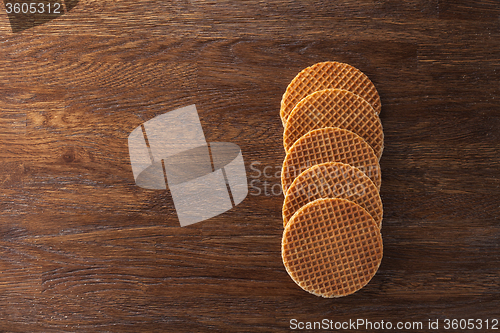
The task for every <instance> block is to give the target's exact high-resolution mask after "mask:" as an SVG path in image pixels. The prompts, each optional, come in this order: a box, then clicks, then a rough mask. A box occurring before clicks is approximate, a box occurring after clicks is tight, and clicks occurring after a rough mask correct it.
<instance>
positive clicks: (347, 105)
mask: <svg viewBox="0 0 500 333" xmlns="http://www.w3.org/2000/svg"><path fill="white" fill-rule="evenodd" d="M323 127H339V128H343V129H347V130H349V131H351V132H354V133H356V134H357V135H359V136H360V137H362V138H363V139H365V141H366V142H367V143H368V144H369V145H370V147H372V148H373V150H374V151H375V154H376V155H377V157H378V158H379V159H380V156H382V150H383V149H384V132H383V130H382V123H381V122H380V118H379V117H378V116H377V114H376V113H375V110H373V108H372V106H371V105H370V103H368V102H367V101H365V100H364V99H363V98H361V97H360V96H358V95H355V94H353V93H352V92H350V91H347V90H341V89H326V90H320V91H317V92H315V93H312V94H311V95H309V96H307V97H305V98H304V99H302V100H301V101H300V102H299V103H298V104H297V105H296V106H295V108H294V109H293V111H292V113H291V114H290V116H289V117H288V121H287V123H286V126H285V133H284V135H283V144H284V146H285V151H288V150H289V149H290V147H291V146H292V145H293V144H294V143H295V141H297V140H298V139H299V138H300V137H301V136H303V135H304V134H306V133H307V132H310V131H312V130H315V129H318V128H323Z"/></svg>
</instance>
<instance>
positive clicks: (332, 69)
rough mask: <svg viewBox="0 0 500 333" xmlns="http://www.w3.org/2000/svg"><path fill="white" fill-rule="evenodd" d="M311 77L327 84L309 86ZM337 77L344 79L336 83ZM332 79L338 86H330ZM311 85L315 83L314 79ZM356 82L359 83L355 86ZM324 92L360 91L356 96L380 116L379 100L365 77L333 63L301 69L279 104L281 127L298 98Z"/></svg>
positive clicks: (339, 63) (338, 63)
mask: <svg viewBox="0 0 500 333" xmlns="http://www.w3.org/2000/svg"><path fill="white" fill-rule="evenodd" d="M314 75H322V76H323V77H324V80H323V81H326V82H328V84H320V83H315V82H311V81H313V80H312V76H314ZM340 75H342V77H343V78H344V79H342V80H338V77H339V76H340ZM325 76H326V77H325ZM335 77H336V78H337V81H339V82H340V83H338V82H333V79H334V78H335ZM353 80H354V81H353ZM314 81H318V80H317V79H315V80H314ZM357 81H361V82H359V83H358V82H357ZM304 82H305V83H304ZM305 87H307V88H305ZM327 88H339V89H345V90H349V91H351V92H354V93H357V92H359V90H361V92H359V93H357V95H360V96H362V97H363V98H365V99H366V100H367V101H368V103H370V104H371V105H372V106H373V108H374V109H375V111H376V113H377V114H379V113H380V110H381V103H380V96H379V94H378V91H377V89H376V87H375V85H374V84H373V82H372V81H371V80H370V79H369V78H368V76H366V75H365V74H364V73H363V72H361V71H360V70H359V69H357V68H356V67H354V66H351V65H349V64H346V63H341V62H336V61H325V62H320V63H317V64H314V65H311V66H309V67H307V68H304V69H303V70H302V71H300V72H299V73H298V74H297V75H296V76H295V77H294V78H293V79H292V81H291V82H290V84H289V85H288V87H287V89H286V91H285V93H284V94H283V96H282V98H281V104H280V117H281V121H282V123H283V126H284V125H286V122H287V120H288V116H289V115H290V112H291V111H292V109H293V107H294V106H295V105H296V104H297V103H298V102H299V101H300V100H301V99H302V98H304V97H306V96H307V95H309V94H310V93H313V92H315V91H318V90H323V89H327ZM297 89H300V91H299V92H296V90H297Z"/></svg>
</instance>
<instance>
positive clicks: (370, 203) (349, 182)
mask: <svg viewBox="0 0 500 333" xmlns="http://www.w3.org/2000/svg"><path fill="white" fill-rule="evenodd" d="M321 198H341V199H347V200H350V201H352V202H354V203H356V204H358V205H360V206H361V207H363V208H364V209H365V210H366V211H367V212H368V213H369V214H370V215H371V216H372V217H373V219H374V220H375V223H376V224H377V226H378V227H379V228H380V227H381V226H382V215H383V206H382V200H381V198H380V194H379V192H378V190H377V187H376V186H375V184H373V182H372V181H371V179H370V178H368V176H366V175H365V174H364V173H363V172H361V171H360V170H358V169H357V168H355V167H353V166H350V165H348V164H344V163H339V162H333V163H332V162H328V163H323V164H319V165H315V166H313V167H311V168H309V169H307V170H305V171H304V172H302V173H301V174H300V175H299V176H298V177H297V178H295V180H294V181H293V183H292V185H291V186H290V188H289V189H288V191H287V192H286V195H285V201H284V203H283V226H286V225H287V224H288V221H289V220H290V219H291V218H292V216H293V214H295V212H296V211H298V210H299V209H300V208H301V207H303V206H305V205H306V204H308V203H309V202H311V201H314V200H316V199H321Z"/></svg>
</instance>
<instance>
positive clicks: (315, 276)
mask: <svg viewBox="0 0 500 333" xmlns="http://www.w3.org/2000/svg"><path fill="white" fill-rule="evenodd" d="M382 255H383V245H382V236H381V234H380V229H379V228H378V227H377V225H376V223H375V221H374V220H373V218H372V217H371V216H370V214H368V213H367V212H366V211H365V210H364V209H363V208H361V206H359V205H357V204H355V203H353V202H351V201H348V200H344V199H317V200H315V201H313V202H310V203H308V204H307V205H305V206H304V207H302V208H301V209H300V210H299V211H297V212H296V213H295V214H294V215H293V217H292V219H291V220H290V222H289V223H288V224H287V226H286V227H285V230H284V232H283V239H282V242H281V256H282V259H283V263H284V265H285V268H286V270H287V272H288V274H289V275H290V277H291V278H292V280H293V281H295V283H297V284H298V285H299V286H300V287H301V288H302V289H304V290H305V291H307V292H310V293H312V294H314V295H317V296H323V297H328V298H331V297H342V296H346V295H350V294H352V293H354V292H356V291H358V290H359V289H361V288H363V287H364V286H365V285H366V284H367V283H368V282H369V281H370V280H371V279H372V277H373V276H374V275H375V273H376V272H377V270H378V268H379V266H380V263H381V261H382Z"/></svg>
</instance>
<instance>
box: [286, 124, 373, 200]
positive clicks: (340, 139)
mask: <svg viewBox="0 0 500 333" xmlns="http://www.w3.org/2000/svg"><path fill="white" fill-rule="evenodd" d="M326 162H341V163H345V164H349V165H352V166H354V167H356V168H358V169H359V170H361V171H362V172H364V173H365V175H367V176H368V177H370V179H371V180H372V181H373V183H374V184H375V186H376V187H377V189H378V190H380V183H381V172H380V165H379V163H378V158H377V155H375V153H374V152H373V149H372V148H371V147H370V146H369V145H368V143H366V141H365V140H363V139H362V138H361V137H360V136H359V135H357V134H355V133H353V132H351V131H348V130H345V129H340V128H336V127H327V128H320V129H317V130H314V131H311V132H309V133H307V134H306V135H304V136H303V137H301V138H300V139H299V140H297V141H296V142H295V143H294V144H293V146H292V147H291V148H290V150H289V151H288V153H287V154H286V157H285V161H284V162H283V168H282V171H281V186H282V188H283V193H286V192H287V190H288V188H289V187H290V185H291V184H292V182H293V181H294V180H295V178H296V177H297V176H298V175H300V174H301V173H302V172H303V171H304V170H306V169H309V168H310V167H312V166H314V165H316V164H322V163H326Z"/></svg>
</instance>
